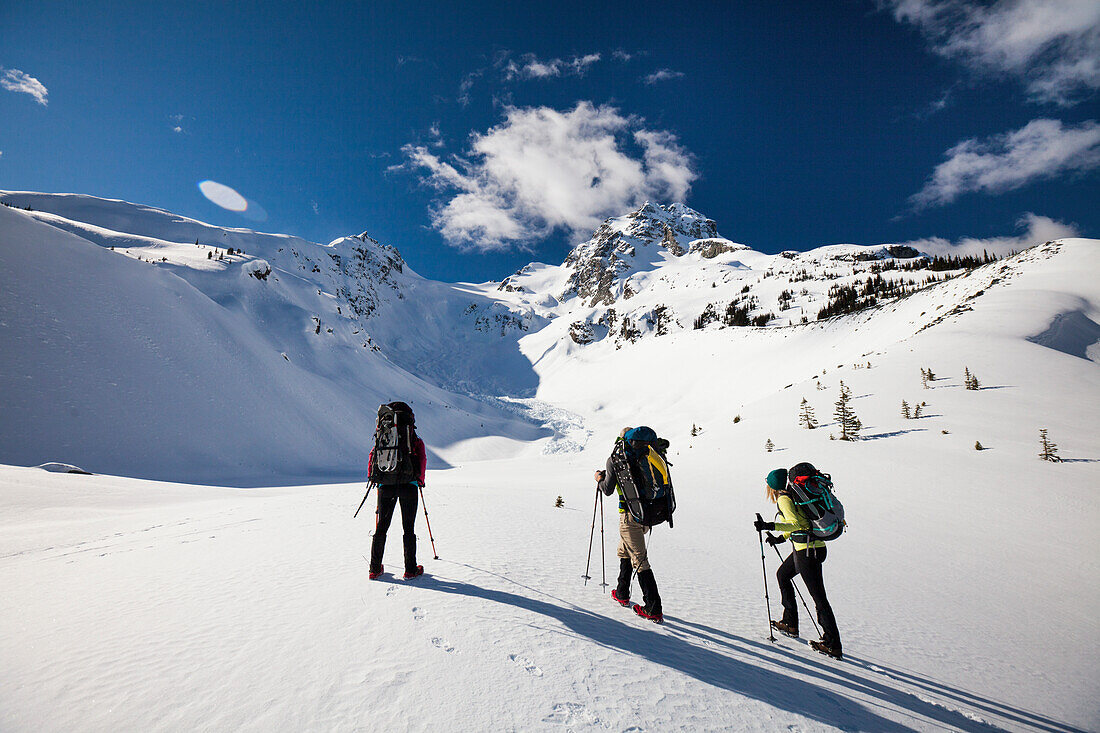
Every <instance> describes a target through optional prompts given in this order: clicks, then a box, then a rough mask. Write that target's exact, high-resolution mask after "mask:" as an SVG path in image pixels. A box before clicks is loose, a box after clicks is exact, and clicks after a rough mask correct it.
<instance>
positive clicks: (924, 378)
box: [920, 367, 931, 389]
mask: <svg viewBox="0 0 1100 733" xmlns="http://www.w3.org/2000/svg"><path fill="white" fill-rule="evenodd" d="M929 379H931V377H930V376H929V372H927V371H925V370H924V367H921V370H920V383H921V386H922V387H924V388H925V389H928V380H929Z"/></svg>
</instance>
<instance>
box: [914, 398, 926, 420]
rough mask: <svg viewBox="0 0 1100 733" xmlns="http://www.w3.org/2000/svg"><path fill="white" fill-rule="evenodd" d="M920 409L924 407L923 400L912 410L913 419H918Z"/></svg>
mask: <svg viewBox="0 0 1100 733" xmlns="http://www.w3.org/2000/svg"><path fill="white" fill-rule="evenodd" d="M922 409H924V403H923V402H922V403H920V404H919V405H917V407H916V409H914V410H913V419H914V420H919V419H920V416H921V415H920V413H921V410H922Z"/></svg>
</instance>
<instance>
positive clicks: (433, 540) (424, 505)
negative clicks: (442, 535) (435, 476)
mask: <svg viewBox="0 0 1100 733" xmlns="http://www.w3.org/2000/svg"><path fill="white" fill-rule="evenodd" d="M420 503H421V505H423V507H424V523H425V524H427V525H428V539H429V540H431V541H432V555H434V556H435V557H434V558H433V559H435V560H438V559H439V553H438V552H436V551H435V537H432V523H431V522H429V521H428V503H427V502H426V501H424V487H423V486H421V487H420Z"/></svg>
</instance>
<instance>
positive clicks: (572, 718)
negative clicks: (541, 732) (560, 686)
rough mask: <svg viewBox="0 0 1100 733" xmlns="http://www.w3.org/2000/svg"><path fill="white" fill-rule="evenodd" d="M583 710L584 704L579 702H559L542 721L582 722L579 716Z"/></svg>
mask: <svg viewBox="0 0 1100 733" xmlns="http://www.w3.org/2000/svg"><path fill="white" fill-rule="evenodd" d="M583 712H584V705H582V704H581V703H579V702H559V703H556V704H555V705H554V707H552V708H551V709H550V714H549V715H547V716H546V717H545V718H543V719H542V722H544V723H557V724H559V725H574V724H576V723H579V722H582V721H581V720H579V718H580V716H581V714H582V713H583Z"/></svg>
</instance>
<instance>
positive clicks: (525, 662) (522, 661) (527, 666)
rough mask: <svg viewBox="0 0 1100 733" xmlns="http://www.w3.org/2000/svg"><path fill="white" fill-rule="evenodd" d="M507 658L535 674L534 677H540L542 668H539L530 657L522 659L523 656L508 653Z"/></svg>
mask: <svg viewBox="0 0 1100 733" xmlns="http://www.w3.org/2000/svg"><path fill="white" fill-rule="evenodd" d="M508 658H509V659H511V660H512V661H513V662H515V663H516V664H517V665H518V666H520V667H523V668H524V669H525V670H526V671H528V672H530V673H531V674H533V675H535V676H536V677H542V670H541V669H539V668H538V667H537V666H536V665H535V664H534V663H532V662H531V660H530V659H524V658H523V657H520V656H517V655H515V654H509V655H508Z"/></svg>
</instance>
